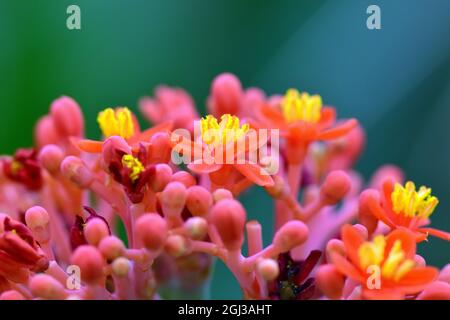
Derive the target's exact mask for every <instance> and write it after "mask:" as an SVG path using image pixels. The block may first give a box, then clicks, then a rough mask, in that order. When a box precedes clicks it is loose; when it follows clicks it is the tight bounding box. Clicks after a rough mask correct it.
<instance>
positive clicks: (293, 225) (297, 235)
mask: <svg viewBox="0 0 450 320" xmlns="http://www.w3.org/2000/svg"><path fill="white" fill-rule="evenodd" d="M307 238H308V227H307V226H306V225H305V224H304V223H303V222H301V221H295V220H293V221H289V222H287V223H286V224H284V225H283V226H282V227H281V228H280V229H279V230H278V231H277V233H276V234H275V236H274V238H273V245H274V246H275V248H276V249H277V250H278V251H280V252H287V251H289V250H291V249H292V248H294V247H296V246H298V245H301V244H302V243H304V242H305V241H306V239H307Z"/></svg>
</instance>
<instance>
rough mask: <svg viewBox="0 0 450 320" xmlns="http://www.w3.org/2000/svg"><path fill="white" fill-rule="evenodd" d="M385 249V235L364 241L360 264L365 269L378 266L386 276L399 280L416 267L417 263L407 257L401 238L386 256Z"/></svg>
mask: <svg viewBox="0 0 450 320" xmlns="http://www.w3.org/2000/svg"><path fill="white" fill-rule="evenodd" d="M385 249H386V239H385V237H384V236H383V235H378V236H376V237H375V238H374V239H373V241H372V242H364V243H363V244H362V245H361V246H360V247H359V249H358V256H359V262H360V265H361V267H362V268H363V269H366V268H367V267H369V266H378V267H380V269H381V275H382V276H383V277H384V278H386V279H393V280H394V281H399V280H400V279H401V278H403V277H404V276H405V275H406V274H407V273H408V272H409V271H410V270H411V269H412V268H414V266H415V263H414V261H413V260H411V259H405V252H404V251H403V250H402V243H401V241H400V240H396V241H395V242H394V244H393V246H392V248H391V250H390V251H389V254H388V255H387V256H386V257H385Z"/></svg>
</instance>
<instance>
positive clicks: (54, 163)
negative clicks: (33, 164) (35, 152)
mask: <svg viewBox="0 0 450 320" xmlns="http://www.w3.org/2000/svg"><path fill="white" fill-rule="evenodd" d="M63 158H64V152H63V151H62V150H61V148H59V147H58V146H56V145H54V144H49V145H46V146H45V147H43V148H42V150H41V151H40V152H39V156H38V159H39V162H40V163H41V165H42V166H43V167H44V168H45V169H46V170H47V171H48V172H50V173H51V174H53V175H55V174H57V173H58V172H59V168H60V166H61V162H62V160H63Z"/></svg>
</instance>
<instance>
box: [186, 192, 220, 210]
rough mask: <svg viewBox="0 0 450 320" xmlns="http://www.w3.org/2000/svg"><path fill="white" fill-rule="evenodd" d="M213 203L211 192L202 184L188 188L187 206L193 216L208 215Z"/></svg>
mask: <svg viewBox="0 0 450 320" xmlns="http://www.w3.org/2000/svg"><path fill="white" fill-rule="evenodd" d="M212 204H213V198H212V195H211V192H209V191H208V190H206V189H205V188H203V187H201V186H193V187H190V188H188V189H187V197H186V206H187V208H188V210H189V212H190V213H191V214H192V215H193V216H200V217H206V215H207V214H208V212H209V209H210V208H211V206H212Z"/></svg>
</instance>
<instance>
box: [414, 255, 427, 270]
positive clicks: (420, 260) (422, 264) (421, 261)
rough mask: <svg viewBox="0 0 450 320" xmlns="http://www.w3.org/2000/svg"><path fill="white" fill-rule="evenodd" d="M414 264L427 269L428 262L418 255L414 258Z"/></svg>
mask: <svg viewBox="0 0 450 320" xmlns="http://www.w3.org/2000/svg"><path fill="white" fill-rule="evenodd" d="M414 262H415V263H416V265H417V266H420V267H425V266H426V265H427V262H426V261H425V259H424V258H423V257H422V256H420V255H418V254H416V255H415V256H414Z"/></svg>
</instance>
